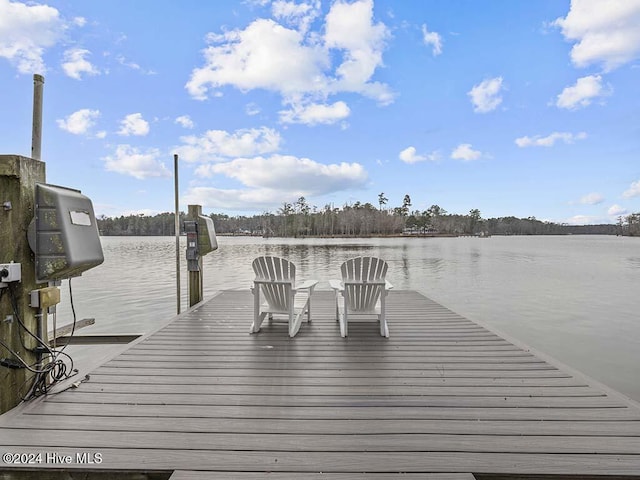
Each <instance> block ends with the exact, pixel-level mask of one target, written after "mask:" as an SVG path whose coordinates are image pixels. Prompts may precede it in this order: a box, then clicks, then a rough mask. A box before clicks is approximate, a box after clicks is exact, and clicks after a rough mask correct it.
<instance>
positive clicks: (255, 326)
mask: <svg viewBox="0 0 640 480" xmlns="http://www.w3.org/2000/svg"><path fill="white" fill-rule="evenodd" d="M251 293H253V323H252V324H251V329H249V333H258V332H259V331H260V325H261V324H262V319H264V317H262V319H261V318H260V317H261V315H260V285H255V286H254V287H253V288H252V289H251Z"/></svg>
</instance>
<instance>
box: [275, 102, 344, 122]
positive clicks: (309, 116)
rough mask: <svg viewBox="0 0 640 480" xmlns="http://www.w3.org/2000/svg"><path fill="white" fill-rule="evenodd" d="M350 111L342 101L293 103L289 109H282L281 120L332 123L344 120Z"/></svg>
mask: <svg viewBox="0 0 640 480" xmlns="http://www.w3.org/2000/svg"><path fill="white" fill-rule="evenodd" d="M350 113H351V110H350V109H349V107H348V106H347V104H346V103H344V102H342V101H338V102H335V103H333V104H331V105H326V104H310V105H305V106H303V105H293V106H292V108H291V109H289V110H282V111H280V121H281V122H282V123H303V124H305V125H318V124H325V125H330V124H333V123H336V122H339V121H341V120H344V119H345V118H347V117H348V116H349V114H350Z"/></svg>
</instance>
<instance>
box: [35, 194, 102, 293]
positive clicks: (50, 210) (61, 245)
mask: <svg viewBox="0 0 640 480" xmlns="http://www.w3.org/2000/svg"><path fill="white" fill-rule="evenodd" d="M35 200H36V207H35V217H34V219H33V221H32V222H31V225H30V226H29V245H30V246H31V249H32V250H33V252H34V253H35V267H36V283H44V282H51V281H57V280H62V279H64V278H70V277H75V276H78V275H80V274H82V272H84V271H86V270H89V269H90V268H93V267H95V266H97V265H100V264H101V263H102V262H103V261H104V256H103V254H102V246H101V244H100V236H99V234H98V227H97V222H96V217H95V214H94V212H93V204H92V203H91V200H90V199H89V198H88V197H85V196H84V195H82V193H81V192H80V191H79V190H74V189H72V188H66V187H59V186H57V185H49V184H45V183H37V184H36V198H35Z"/></svg>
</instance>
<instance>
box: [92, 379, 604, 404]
mask: <svg viewBox="0 0 640 480" xmlns="http://www.w3.org/2000/svg"><path fill="white" fill-rule="evenodd" d="M150 390H152V392H150ZM176 390H177V389H176V385H175V384H154V385H153V389H150V388H149V385H148V384H136V383H125V384H116V383H99V382H95V381H89V382H88V383H86V384H84V385H83V386H82V391H81V393H83V394H84V393H105V394H107V393H109V394H111V393H114V394H152V395H162V394H175V393H176ZM179 390H181V391H182V392H184V393H185V394H188V395H257V396H273V395H276V396H281V395H288V394H294V393H295V395H297V396H309V397H315V396H335V397H340V396H342V397H378V396H381V397H382V396H384V397H396V396H401V397H421V398H422V397H452V396H455V397H529V398H532V397H605V395H604V394H603V393H602V392H599V391H598V390H595V389H593V388H591V387H584V386H582V387H570V386H559V387H548V386H545V387H540V386H533V387H526V386H525V387H523V386H510V385H507V386H504V385H496V386H475V385H472V386H460V387H453V386H444V385H439V386H407V385H392V386H388V385H364V386H354V385H352V386H350V388H349V389H348V391H347V392H348V393H345V386H334V385H329V386H321V385H312V386H306V385H208V384H206V383H199V384H190V385H184V386H183V388H181V389H179ZM406 399H407V400H408V399H409V398H406Z"/></svg>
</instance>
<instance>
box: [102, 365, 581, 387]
mask: <svg viewBox="0 0 640 480" xmlns="http://www.w3.org/2000/svg"><path fill="white" fill-rule="evenodd" d="M102 371H103V370H98V371H96V372H93V373H92V374H91V382H90V384H120V385H126V384H138V385H173V386H175V385H201V384H203V383H204V384H207V385H265V386H285V385H287V386H315V385H317V386H321V387H327V386H340V387H347V386H354V387H355V386H395V385H397V386H423V387H426V386H429V387H497V386H504V387H517V386H520V387H525V386H526V387H559V388H564V387H584V386H586V385H587V384H586V383H585V382H584V381H581V380H576V379H573V378H566V377H559V378H558V377H523V378H517V377H516V378H514V377H507V378H505V377H500V378H496V377H495V376H494V377H491V376H487V377H471V378H469V377H448V378H446V377H441V376H439V375H433V376H426V375H421V376H415V377H388V376H385V377H379V376H369V377H344V376H341V377H334V376H331V375H325V376H314V377H309V376H307V375H304V374H300V375H288V376H278V377H271V376H257V375H253V376H250V377H246V376H243V375H241V374H234V373H231V374H230V375H227V376H212V375H206V376H202V375H181V374H180V371H177V370H176V371H171V372H166V371H163V370H158V372H157V373H155V374H146V375H140V373H147V372H146V371H144V372H139V371H136V370H134V371H132V372H130V374H128V375H127V374H126V373H125V374H119V372H116V373H113V374H112V373H102ZM110 371H113V369H111V370H110ZM236 372H238V371H237V370H236ZM147 388H148V387H147ZM174 388H175V387H174Z"/></svg>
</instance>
